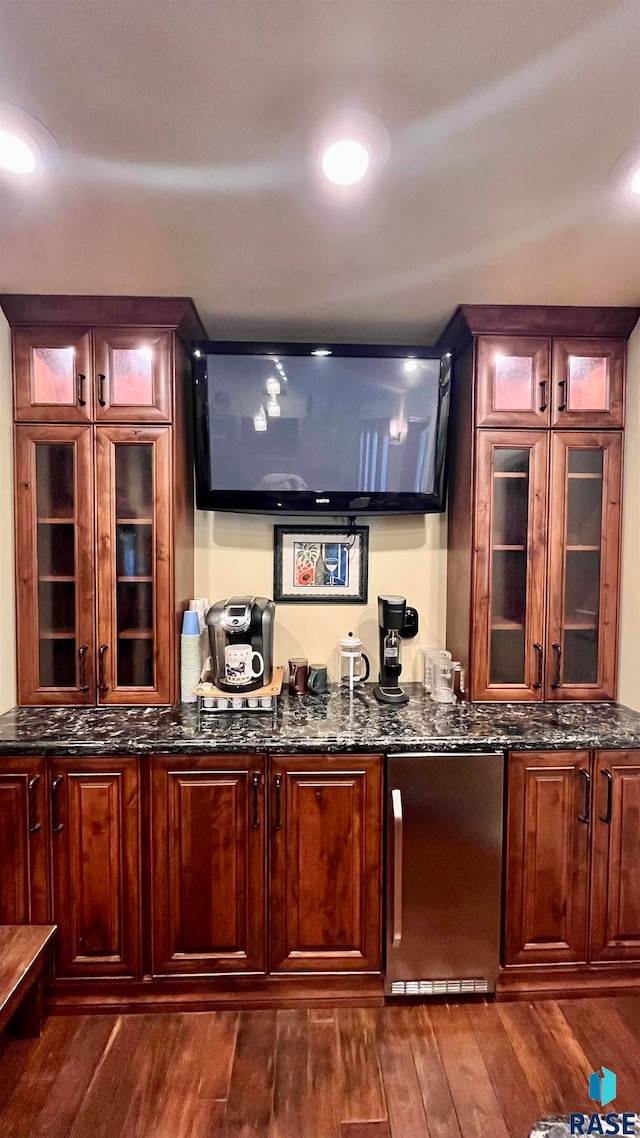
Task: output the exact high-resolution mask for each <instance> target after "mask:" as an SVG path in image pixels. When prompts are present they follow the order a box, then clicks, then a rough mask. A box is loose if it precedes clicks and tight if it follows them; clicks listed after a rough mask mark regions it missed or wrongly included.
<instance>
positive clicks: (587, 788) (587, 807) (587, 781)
mask: <svg viewBox="0 0 640 1138" xmlns="http://www.w3.org/2000/svg"><path fill="white" fill-rule="evenodd" d="M579 773H580V775H581V776H582V778H583V779H584V812H583V813H582V814H578V821H579V822H584V823H588V822H589V821H590V819H591V775H590V774H589V771H586V770H584V768H582V767H581V768H580V772H579Z"/></svg>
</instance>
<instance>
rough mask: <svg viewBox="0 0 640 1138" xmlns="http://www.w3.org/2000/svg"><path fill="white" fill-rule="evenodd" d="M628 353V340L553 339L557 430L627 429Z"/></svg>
mask: <svg viewBox="0 0 640 1138" xmlns="http://www.w3.org/2000/svg"><path fill="white" fill-rule="evenodd" d="M626 353H627V345H626V341H625V340H601V339H585V338H578V337H575V338H573V339H556V340H554V344H553V417H552V423H553V426H554V427H561V428H562V429H564V430H566V429H567V428H568V427H578V428H580V429H581V430H589V429H591V430H593V429H594V428H596V429H598V428H603V427H613V428H618V429H622V427H624V380H625V361H626Z"/></svg>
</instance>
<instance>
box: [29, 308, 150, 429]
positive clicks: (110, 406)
mask: <svg viewBox="0 0 640 1138" xmlns="http://www.w3.org/2000/svg"><path fill="white" fill-rule="evenodd" d="M13 345H14V348H13V350H14V386H15V411H16V419H17V420H18V421H19V422H27V423H44V422H55V423H81V422H91V421H92V420H96V421H97V422H112V423H153V422H164V423H169V422H171V418H172V414H171V412H172V398H171V394H172V382H171V369H172V353H171V334H170V333H169V332H167V331H164V330H160V329H157V328H100V329H95V330H93V331H92V330H90V329H86V328H84V329H83V328H46V327H38V328H17V329H15V331H14V334H13Z"/></svg>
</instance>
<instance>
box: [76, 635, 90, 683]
mask: <svg viewBox="0 0 640 1138" xmlns="http://www.w3.org/2000/svg"><path fill="white" fill-rule="evenodd" d="M88 651H89V645H88V644H82V645H81V646H80V648H78V672H79V676H78V679H79V681H80V691H89V685H88V683H87V652H88Z"/></svg>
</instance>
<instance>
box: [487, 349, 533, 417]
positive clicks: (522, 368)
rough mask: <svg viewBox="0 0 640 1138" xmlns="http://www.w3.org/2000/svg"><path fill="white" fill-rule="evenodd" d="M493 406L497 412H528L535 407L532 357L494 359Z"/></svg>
mask: <svg viewBox="0 0 640 1138" xmlns="http://www.w3.org/2000/svg"><path fill="white" fill-rule="evenodd" d="M494 365H495V380H494V392H493V406H494V409H495V410H496V411H528V410H529V409H530V408H531V407H532V406H533V359H532V358H531V356H505V355H502V354H501V353H499V352H498V353H497V354H496V355H495V357H494Z"/></svg>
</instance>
